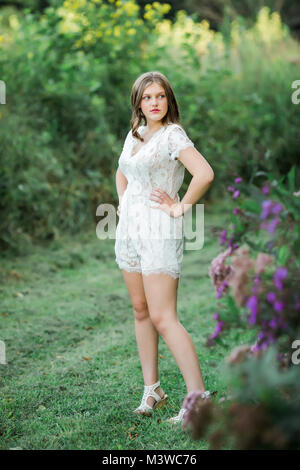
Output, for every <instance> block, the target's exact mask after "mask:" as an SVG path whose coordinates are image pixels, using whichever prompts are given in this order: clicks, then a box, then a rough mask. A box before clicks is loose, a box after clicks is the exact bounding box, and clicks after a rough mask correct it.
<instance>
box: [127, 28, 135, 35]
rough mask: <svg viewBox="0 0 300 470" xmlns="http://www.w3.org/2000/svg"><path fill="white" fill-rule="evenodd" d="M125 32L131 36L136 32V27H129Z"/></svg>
mask: <svg viewBox="0 0 300 470" xmlns="http://www.w3.org/2000/svg"><path fill="white" fill-rule="evenodd" d="M127 33H128V34H129V35H130V36H133V35H134V34H135V33H136V29H135V28H130V29H129V30H128V31H127Z"/></svg>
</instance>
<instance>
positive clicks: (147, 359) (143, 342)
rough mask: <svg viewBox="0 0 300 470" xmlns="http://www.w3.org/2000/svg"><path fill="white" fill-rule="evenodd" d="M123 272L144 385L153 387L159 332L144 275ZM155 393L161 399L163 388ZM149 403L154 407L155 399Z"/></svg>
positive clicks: (150, 398)
mask: <svg viewBox="0 0 300 470" xmlns="http://www.w3.org/2000/svg"><path fill="white" fill-rule="evenodd" d="M122 272H123V277H124V280H125V284H126V286H127V289H128V292H129V296H130V299H131V302H132V306H133V311H134V324H135V336H136V342H137V346H138V352H139V357H140V361H141V366H142V371H143V377H144V383H145V385H152V384H154V383H155V382H157V381H158V332H157V330H156V328H155V327H154V325H153V323H152V321H151V318H150V316H149V311H148V305H147V301H146V297H145V292H144V285H143V279H142V274H140V273H137V272H130V273H128V272H127V271H125V270H122ZM155 391H156V393H158V395H159V396H160V397H162V396H163V395H164V392H163V390H162V389H161V387H157V388H156V389H155ZM147 403H148V405H150V406H152V405H153V404H154V403H155V399H154V398H153V397H148V399H147Z"/></svg>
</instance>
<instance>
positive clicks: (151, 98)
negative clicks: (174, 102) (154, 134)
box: [140, 83, 168, 124]
mask: <svg viewBox="0 0 300 470" xmlns="http://www.w3.org/2000/svg"><path fill="white" fill-rule="evenodd" d="M140 107H141V110H142V111H143V113H144V115H145V118H146V121H147V124H148V123H149V122H151V121H152V122H159V121H161V120H162V119H163V117H164V116H165V115H166V113H167V111H168V101H167V97H166V93H165V90H164V88H163V87H162V86H161V85H159V84H158V83H151V85H148V86H147V87H146V88H145V90H144V92H143V95H142V99H141V103H140ZM153 109H158V110H159V111H158V112H152V110H153Z"/></svg>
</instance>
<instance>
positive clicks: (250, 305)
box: [246, 295, 258, 325]
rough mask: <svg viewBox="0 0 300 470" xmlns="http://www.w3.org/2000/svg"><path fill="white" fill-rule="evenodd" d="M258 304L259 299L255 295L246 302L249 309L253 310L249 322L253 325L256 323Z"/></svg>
mask: <svg viewBox="0 0 300 470" xmlns="http://www.w3.org/2000/svg"><path fill="white" fill-rule="evenodd" d="M257 304H258V299H257V297H256V296H255V295H251V296H250V297H249V299H248V300H247V303H246V307H247V308H249V310H250V311H251V315H250V319H249V323H250V324H251V325H254V324H255V323H256V316H257Z"/></svg>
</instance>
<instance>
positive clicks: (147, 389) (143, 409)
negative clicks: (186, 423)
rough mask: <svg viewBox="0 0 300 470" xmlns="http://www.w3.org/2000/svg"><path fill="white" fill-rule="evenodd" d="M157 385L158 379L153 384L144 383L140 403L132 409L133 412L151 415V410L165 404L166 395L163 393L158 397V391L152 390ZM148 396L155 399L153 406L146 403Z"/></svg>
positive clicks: (158, 383)
mask: <svg viewBox="0 0 300 470" xmlns="http://www.w3.org/2000/svg"><path fill="white" fill-rule="evenodd" d="M159 385H160V381H158V382H156V383H155V384H153V385H144V394H143V398H142V401H141V404H140V406H139V407H138V408H136V409H135V410H134V411H133V413H136V414H142V415H145V416H151V415H152V411H153V410H155V409H156V408H161V407H162V406H164V405H165V403H166V401H167V398H168V395H166V394H165V393H164V396H163V397H160V396H159V395H158V393H156V392H155V391H154V390H155V389H156V388H157V387H158V386H159ZM148 397H153V398H154V399H155V400H156V402H155V403H154V405H153V407H151V406H150V405H148V403H147V398H148Z"/></svg>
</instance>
